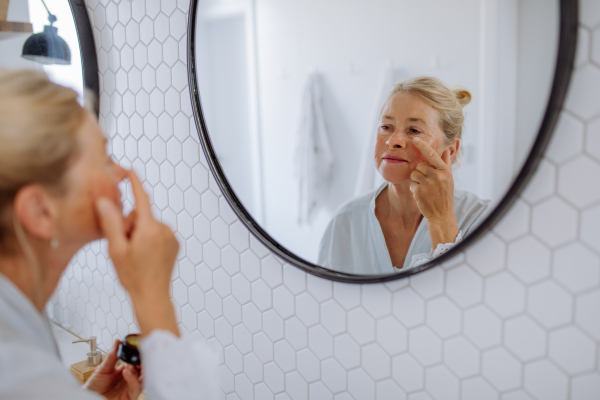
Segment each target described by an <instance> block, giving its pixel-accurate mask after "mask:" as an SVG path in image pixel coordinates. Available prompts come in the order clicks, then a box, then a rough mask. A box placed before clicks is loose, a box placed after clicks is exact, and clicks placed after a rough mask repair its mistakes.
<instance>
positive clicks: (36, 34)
mask: <svg viewBox="0 0 600 400" xmlns="http://www.w3.org/2000/svg"><path fill="white" fill-rule="evenodd" d="M2 7H5V8H6V10H5V11H4V12H5V14H4V13H3V9H2ZM4 15H5V18H4V19H3V18H2V17H3V16H4ZM0 54H2V57H0V68H2V67H4V68H28V69H43V70H44V71H45V72H46V74H47V75H48V76H49V77H50V79H51V80H53V81H54V82H56V83H58V84H60V85H63V86H67V87H69V88H71V89H73V90H75V91H76V92H77V93H79V95H80V99H83V86H84V84H83V70H82V66H81V54H80V52H79V39H78V37H77V30H76V27H75V21H74V19H73V14H72V12H71V6H70V4H69V1H68V0H10V1H3V2H0Z"/></svg>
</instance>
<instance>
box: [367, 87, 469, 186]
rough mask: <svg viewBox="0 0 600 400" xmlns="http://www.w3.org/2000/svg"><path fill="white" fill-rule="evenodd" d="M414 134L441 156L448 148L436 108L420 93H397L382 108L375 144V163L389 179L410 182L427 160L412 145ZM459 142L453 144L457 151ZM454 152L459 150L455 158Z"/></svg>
mask: <svg viewBox="0 0 600 400" xmlns="http://www.w3.org/2000/svg"><path fill="white" fill-rule="evenodd" d="M415 137H419V138H421V139H422V140H423V141H425V143H427V144H428V145H429V146H430V147H431V148H433V149H434V150H436V152H437V153H438V154H440V155H441V154H442V153H443V152H444V150H446V149H447V148H448V146H445V145H444V133H443V132H442V129H441V127H440V125H439V123H438V115H437V111H436V110H435V109H434V108H433V107H431V106H430V105H428V104H427V103H426V102H425V101H423V100H422V99H421V98H419V97H418V96H415V95H413V94H410V93H404V92H400V93H397V94H396V95H394V96H393V97H391V98H390V99H389V100H388V101H387V103H386V104H385V106H384V107H383V111H382V113H381V118H380V121H379V127H378V129H377V139H376V140H377V142H376V144H375V165H376V166H377V170H378V171H379V173H380V174H381V176H383V179H385V180H386V181H387V182H390V183H392V184H399V183H402V182H409V183H410V181H411V179H410V174H411V173H412V172H413V171H414V170H415V169H416V167H417V164H419V163H421V162H427V159H426V158H425V156H423V154H421V152H420V151H419V150H418V149H417V148H416V147H415V145H414V144H413V139H414V138H415ZM457 142H458V141H457ZM458 144H459V143H454V144H453V145H451V146H450V147H454V150H456V149H458ZM455 154H456V151H454V152H453V154H451V157H452V159H453V158H454V156H455Z"/></svg>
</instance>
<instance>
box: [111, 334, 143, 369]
mask: <svg viewBox="0 0 600 400" xmlns="http://www.w3.org/2000/svg"><path fill="white" fill-rule="evenodd" d="M140 339H141V336H140V335H138V334H133V335H127V336H125V340H123V341H122V342H121V344H120V345H119V350H118V351H117V356H118V357H119V359H120V360H121V361H123V362H126V363H127V364H131V365H140V364H141V361H142V360H141V359H140V352H139V350H138V347H137V345H138V343H139V341H140Z"/></svg>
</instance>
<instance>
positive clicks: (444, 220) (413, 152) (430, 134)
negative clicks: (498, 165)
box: [375, 92, 460, 268]
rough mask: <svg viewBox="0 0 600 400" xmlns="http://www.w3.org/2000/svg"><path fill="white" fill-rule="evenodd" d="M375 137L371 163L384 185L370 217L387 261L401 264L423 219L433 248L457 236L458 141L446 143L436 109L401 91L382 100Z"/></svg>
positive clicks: (451, 240)
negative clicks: (373, 218)
mask: <svg viewBox="0 0 600 400" xmlns="http://www.w3.org/2000/svg"><path fill="white" fill-rule="evenodd" d="M376 140H377V141H376V144H375V165H376V167H377V170H378V171H379V173H381V175H382V176H383V178H384V179H385V180H386V181H387V182H389V184H388V186H387V187H386V188H385V189H383V190H382V191H381V193H380V194H379V196H377V198H376V199H375V216H376V217H377V220H378V221H379V224H380V225H381V230H382V231H383V236H384V237H385V242H386V245H387V248H388V251H389V253H390V257H391V260H392V265H394V266H395V267H396V268H402V266H403V265H404V261H405V259H406V255H407V253H408V249H409V247H410V243H411V242H412V239H413V237H414V235H415V233H416V232H417V229H418V227H419V224H420V223H421V221H422V219H423V218H425V219H426V220H427V225H428V228H429V235H430V238H431V244H432V248H433V249H435V248H436V247H437V245H438V244H440V243H453V242H454V241H455V240H456V237H457V236H458V232H459V230H458V224H457V222H456V217H455V215H454V180H453V177H452V161H453V160H454V158H455V157H456V154H457V151H458V149H459V146H460V141H459V140H456V141H455V142H453V143H451V144H445V143H444V133H443V131H442V129H441V127H440V125H439V122H438V115H437V111H436V110H435V109H434V108H433V107H431V106H430V105H428V104H427V103H426V102H425V101H424V100H422V99H421V98H419V97H418V96H415V95H413V94H410V93H404V92H400V93H398V94H396V95H394V96H393V97H392V98H390V99H389V100H388V101H387V103H386V104H385V106H384V108H383V111H382V113H381V119H380V125H379V128H378V131H377V139H376Z"/></svg>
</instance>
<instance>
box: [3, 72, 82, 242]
mask: <svg viewBox="0 0 600 400" xmlns="http://www.w3.org/2000/svg"><path fill="white" fill-rule="evenodd" d="M85 115H86V113H85V109H84V108H83V107H82V106H81V105H80V104H79V102H78V95H77V92H75V91H73V90H71V89H68V88H66V87H63V86H60V85H57V84H55V83H53V82H51V81H50V79H49V78H48V76H47V75H46V74H45V73H43V72H41V71H33V70H2V69H0V251H2V252H3V253H5V254H6V253H7V252H9V253H10V252H13V251H14V250H16V248H15V245H16V243H14V242H15V239H17V241H18V242H19V243H20V244H21V247H25V244H24V243H22V240H21V239H22V236H23V233H22V232H19V231H20V230H22V228H21V227H20V223H18V221H16V220H15V217H14V216H13V213H12V205H13V201H14V198H15V196H16V194H17V192H18V191H19V189H21V188H22V187H24V186H26V185H28V184H32V183H38V184H41V185H43V186H45V187H47V188H48V189H52V190H59V191H62V190H63V189H64V180H63V177H64V175H65V172H66V171H67V169H68V167H69V166H70V164H71V162H72V161H73V160H74V159H75V158H76V156H77V154H78V152H79V148H78V141H77V131H78V128H79V127H80V126H81V124H82V123H83V121H84V119H85ZM23 250H25V251H26V252H27V250H26V249H23Z"/></svg>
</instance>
